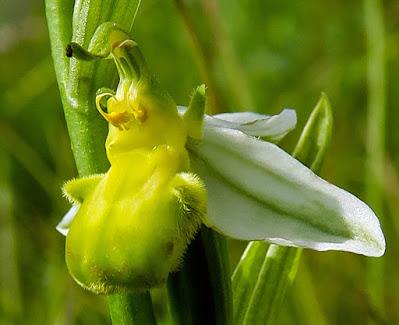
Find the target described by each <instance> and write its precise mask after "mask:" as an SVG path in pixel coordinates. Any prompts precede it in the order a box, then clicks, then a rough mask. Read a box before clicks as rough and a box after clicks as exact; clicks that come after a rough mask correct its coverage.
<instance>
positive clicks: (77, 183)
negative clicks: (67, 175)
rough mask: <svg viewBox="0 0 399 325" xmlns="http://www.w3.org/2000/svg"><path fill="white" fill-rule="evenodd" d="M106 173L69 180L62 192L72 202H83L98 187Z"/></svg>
mask: <svg viewBox="0 0 399 325" xmlns="http://www.w3.org/2000/svg"><path fill="white" fill-rule="evenodd" d="M104 176H105V174H95V175H91V176H86V177H81V178H75V179H71V180H69V181H67V182H66V183H65V184H64V186H63V187H62V192H63V194H64V195H65V197H66V198H67V199H68V200H69V201H70V202H71V203H72V204H81V203H82V202H83V200H84V199H85V198H86V197H87V196H88V195H89V194H90V193H91V192H92V191H94V189H95V188H96V186H97V185H98V183H99V182H100V181H101V180H102V179H103V177H104Z"/></svg>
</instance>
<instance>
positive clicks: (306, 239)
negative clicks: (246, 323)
mask: <svg viewBox="0 0 399 325" xmlns="http://www.w3.org/2000/svg"><path fill="white" fill-rule="evenodd" d="M104 39H105V40H106V41H104ZM104 44H108V45H104ZM68 54H69V55H73V56H75V57H76V58H80V59H99V58H100V59H101V58H102V59H113V60H114V62H115V64H116V67H117V69H118V73H119V76H120V82H119V85H118V88H117V90H116V92H114V91H113V90H104V89H102V90H101V91H99V93H98V94H97V97H96V104H97V108H98V110H99V112H100V113H101V115H102V116H103V117H104V118H105V119H106V120H107V121H108V122H109V134H108V137H107V141H106V149H107V156H108V159H109V161H110V165H111V167H110V169H109V170H108V171H107V173H105V174H100V175H92V176H89V177H85V178H79V179H76V180H72V181H69V182H67V183H66V184H65V186H64V193H65V195H66V196H67V197H68V198H69V200H70V201H71V202H72V204H73V206H72V208H71V210H70V211H69V212H68V213H67V214H66V215H65V217H64V218H63V219H62V221H61V222H60V224H59V225H58V226H57V229H58V230H59V231H60V232H61V233H62V234H64V235H66V236H67V243H66V260H67V265H68V268H69V270H70V273H71V274H72V276H73V277H74V278H75V280H76V281H77V282H78V283H79V284H81V285H82V286H83V287H85V288H87V289H89V290H92V291H94V292H96V293H106V294H108V293H113V292H120V291H123V290H135V289H148V288H151V287H154V286H159V285H161V284H163V283H164V282H165V281H166V278H167V276H168V274H169V273H170V272H173V271H175V270H177V268H178V266H179V263H180V261H181V259H182V256H183V254H184V251H185V250H186V248H187V246H188V244H189V242H190V240H191V239H192V238H193V237H194V236H195V234H196V232H197V230H198V229H199V227H200V226H201V224H205V225H206V226H207V227H210V228H212V229H214V230H216V231H218V232H220V233H221V234H224V235H226V236H229V237H232V238H236V239H242V240H262V241H267V242H269V243H274V244H279V245H286V246H295V247H304V248H310V249H315V250H320V251H325V250H342V251H348V252H353V253H358V254H363V255H367V256H381V255H382V254H383V253H384V250H385V240H384V236H383V233H382V231H381V228H380V224H379V221H378V218H377V217H376V215H375V214H374V212H373V211H372V210H371V209H370V208H369V207H368V206H367V205H366V204H365V203H363V202H362V201H361V200H359V199H358V198H357V197H355V196H354V195H352V194H350V193H348V192H346V191H345V190H343V189H340V188H338V187H336V186H335V185H332V184H330V183H328V182H326V181H325V180H323V179H322V178H320V177H318V176H317V175H315V174H314V173H313V172H312V171H311V170H310V169H308V168H307V167H305V166H304V165H303V164H301V163H300V162H299V161H297V160H296V159H294V158H293V157H292V156H290V155H289V154H287V153H286V152H285V151H284V150H282V149H280V148H279V147H278V146H277V145H276V142H278V141H279V140H280V139H281V138H283V137H284V136H285V135H286V134H287V133H288V132H289V131H291V130H292V129H293V128H294V127H295V124H296V114H295V111H293V110H290V109H285V110H283V111H282V112H281V113H280V114H278V115H275V116H267V115H261V114H256V113H250V112H246V113H226V114H219V115H214V116H209V115H205V108H206V94H205V86H204V85H202V86H200V87H198V88H197V89H196V90H195V92H194V94H193V96H192V99H191V102H190V105H189V106H188V108H185V107H177V106H176V104H175V103H174V101H173V100H172V99H171V97H170V96H169V95H168V94H167V93H166V92H165V91H164V90H162V88H161V87H160V86H159V84H158V83H157V82H156V81H155V79H154V78H153V77H152V76H151V74H150V73H149V71H148V68H147V66H146V64H145V61H144V58H143V56H142V54H141V52H140V51H139V49H138V47H137V44H136V43H135V42H133V41H132V40H131V39H130V38H129V36H128V35H127V34H126V33H125V32H123V31H122V30H120V29H119V28H118V27H117V26H115V25H114V24H111V23H106V24H104V25H101V26H100V27H99V29H98V30H97V32H96V34H95V35H94V36H93V40H92V42H91V45H90V47H89V50H88V51H85V50H84V49H82V48H80V47H79V45H77V44H72V45H71V46H70V47H68Z"/></svg>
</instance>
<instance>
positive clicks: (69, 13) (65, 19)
mask: <svg viewBox="0 0 399 325" xmlns="http://www.w3.org/2000/svg"><path fill="white" fill-rule="evenodd" d="M136 7H137V1H130V0H121V1H117V2H115V1H111V0H104V1H103V0H77V1H76V2H75V5H73V3H72V2H71V1H69V0H46V16H47V21H48V27H49V34H50V41H51V50H52V56H53V60H54V66H55V71H56V76H57V82H58V86H59V89H60V94H61V100H62V104H63V107H64V113H65V118H66V122H67V126H68V131H69V135H70V139H71V145H72V152H73V154H74V157H75V162H76V166H77V169H78V172H79V175H80V176H86V175H92V174H96V173H101V172H104V171H106V169H107V167H108V161H107V159H106V156H105V148H104V142H105V136H106V132H107V128H106V124H105V122H104V121H103V120H102V119H101V117H100V116H99V115H98V114H97V112H96V109H95V103H94V97H95V92H96V90H97V89H98V88H100V87H103V86H108V87H110V86H112V85H114V83H115V81H116V78H115V76H116V74H115V69H114V67H113V66H112V63H110V62H82V61H78V60H76V59H67V57H66V55H65V47H66V45H67V44H68V43H70V42H71V41H74V42H77V43H78V44H80V45H81V46H84V47H86V48H87V47H88V45H89V42H90V39H91V37H92V35H93V33H94V31H95V30H96V28H97V27H98V26H99V25H100V24H101V23H103V22H106V21H113V22H117V23H118V24H119V25H121V26H122V27H123V28H125V29H126V30H130V29H131V27H132V19H133V17H134V13H135V11H136ZM71 17H72V19H71ZM109 301H110V302H111V304H110V310H111V315H112V319H113V320H114V322H116V324H152V323H153V322H154V315H153V312H152V304H151V299H150V296H149V293H148V292H143V293H134V294H120V295H117V296H113V297H112V298H110V300H109ZM120 320H126V321H130V323H119V321H120Z"/></svg>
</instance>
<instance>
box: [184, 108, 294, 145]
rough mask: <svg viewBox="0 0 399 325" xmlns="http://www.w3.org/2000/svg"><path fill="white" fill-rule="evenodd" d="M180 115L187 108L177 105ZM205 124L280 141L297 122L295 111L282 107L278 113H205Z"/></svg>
mask: <svg viewBox="0 0 399 325" xmlns="http://www.w3.org/2000/svg"><path fill="white" fill-rule="evenodd" d="M177 109H178V111H179V114H180V115H181V116H183V115H184V113H185V112H186V110H187V107H185V106H178V107H177ZM204 122H205V125H208V126H213V127H223V128H227V129H234V130H238V131H241V132H244V133H245V134H248V135H252V136H255V137H262V138H265V139H266V140H268V141H271V142H278V141H280V140H281V139H282V138H283V137H284V136H285V135H286V134H287V133H288V132H290V131H291V130H293V129H294V128H295V126H296V123H297V117H296V112H295V110H293V109H284V110H282V111H281V113H280V114H278V115H263V114H258V113H253V112H239V113H223V114H217V115H205V121H204Z"/></svg>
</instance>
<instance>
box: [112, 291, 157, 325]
mask: <svg viewBox="0 0 399 325" xmlns="http://www.w3.org/2000/svg"><path fill="white" fill-rule="evenodd" d="M108 306H109V311H110V314H111V319H112V324H117V325H135V324H136V325H141V324H146V325H152V324H156V321H155V316H154V313H153V310H152V302H151V296H150V293H149V292H148V291H145V292H140V293H130V294H116V295H110V296H108Z"/></svg>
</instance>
